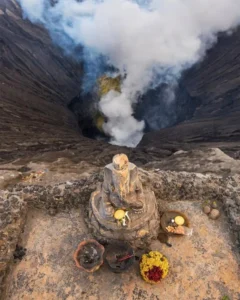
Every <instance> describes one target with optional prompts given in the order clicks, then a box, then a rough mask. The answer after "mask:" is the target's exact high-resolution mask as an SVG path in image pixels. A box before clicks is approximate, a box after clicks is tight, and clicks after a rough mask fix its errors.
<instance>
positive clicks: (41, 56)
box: [0, 0, 82, 159]
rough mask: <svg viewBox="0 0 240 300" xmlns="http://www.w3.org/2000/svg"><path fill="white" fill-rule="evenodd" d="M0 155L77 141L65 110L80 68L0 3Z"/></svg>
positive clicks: (11, 4) (9, 6) (15, 8)
mask: <svg viewBox="0 0 240 300" xmlns="http://www.w3.org/2000/svg"><path fill="white" fill-rule="evenodd" d="M0 32H1V34H0V57H1V59H0V69H1V72H0V99H1V102H0V107H1V109H0V153H1V155H0V157H1V159H4V157H10V156H11V153H12V154H13V155H14V154H16V152H17V151H19V152H20V151H23V152H24V149H31V148H34V147H35V148H38V147H39V148H40V149H41V148H43V149H44V148H45V147H46V148H47V147H49V146H51V147H53V148H54V147H57V146H58V145H60V144H61V143H67V142H68V141H71V140H79V139H80V135H79V134H78V129H77V124H76V121H75V118H74V117H73V115H72V114H71V113H70V111H69V110H68V109H66V106H67V104H68V101H69V100H70V99H71V98H72V97H73V96H74V95H76V94H77V93H78V90H79V86H80V80H81V74H82V66H81V65H80V64H76V62H74V63H73V62H72V61H71V60H70V59H69V58H66V57H64V55H63V53H62V52H61V50H60V49H58V48H56V47H55V46H54V45H53V43H52V41H51V38H50V37H49V35H48V33H47V32H46V31H45V30H43V29H42V28H40V27H38V26H35V25H32V24H31V23H30V22H28V21H27V20H23V19H22V17H21V11H20V8H19V7H18V4H17V3H16V1H14V0H13V1H10V0H9V1H8V0H7V1H0Z"/></svg>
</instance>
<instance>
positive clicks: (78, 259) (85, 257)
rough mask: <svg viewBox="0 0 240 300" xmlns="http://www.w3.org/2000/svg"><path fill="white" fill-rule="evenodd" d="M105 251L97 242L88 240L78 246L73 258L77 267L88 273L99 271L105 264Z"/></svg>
mask: <svg viewBox="0 0 240 300" xmlns="http://www.w3.org/2000/svg"><path fill="white" fill-rule="evenodd" d="M104 251H105V249H104V247H103V246H102V245H101V244H99V243H98V242H97V241H95V240H86V241H83V242H81V243H80V244H79V245H78V248H77V250H76V251H75V252H74V255H73V258H74V260H75V263H76V266H77V267H78V268H79V269H82V270H84V271H86V272H89V273H92V272H95V271H97V270H98V269H99V268H100V267H101V265H102V264H103V253H104Z"/></svg>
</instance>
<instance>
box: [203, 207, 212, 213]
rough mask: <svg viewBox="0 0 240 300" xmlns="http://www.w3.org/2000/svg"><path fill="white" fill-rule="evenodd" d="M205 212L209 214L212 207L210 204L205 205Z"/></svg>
mask: <svg viewBox="0 0 240 300" xmlns="http://www.w3.org/2000/svg"><path fill="white" fill-rule="evenodd" d="M203 212H204V213H205V214H206V215H208V214H209V213H210V212H211V207H210V206H208V205H205V206H204V207H203Z"/></svg>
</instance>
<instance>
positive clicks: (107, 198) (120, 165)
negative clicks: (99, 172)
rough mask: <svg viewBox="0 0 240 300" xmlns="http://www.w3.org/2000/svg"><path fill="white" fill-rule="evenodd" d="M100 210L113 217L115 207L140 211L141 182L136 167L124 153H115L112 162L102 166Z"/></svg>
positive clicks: (142, 201) (141, 203)
mask: <svg viewBox="0 0 240 300" xmlns="http://www.w3.org/2000/svg"><path fill="white" fill-rule="evenodd" d="M101 203H102V205H101V208H100V211H101V212H102V213H103V214H105V216H106V217H109V218H110V217H113V215H114V211H115V210H116V209H123V210H133V211H134V212H136V213H137V212H141V211H142V210H143V206H144V194H143V189H142V184H141V182H140V180H139V178H138V170H137V167H136V166H135V165H134V164H132V163H130V162H129V161H128V157H127V156H126V155H125V154H117V155H115V156H114V157H113V162H112V163H111V164H109V165H107V166H106V167H105V168H104V182H103V186H102V202H101Z"/></svg>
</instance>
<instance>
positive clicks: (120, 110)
mask: <svg viewBox="0 0 240 300" xmlns="http://www.w3.org/2000/svg"><path fill="white" fill-rule="evenodd" d="M18 1H19V2H20V4H21V6H22V8H23V10H24V12H25V14H26V16H27V17H28V18H29V19H30V20H31V21H33V22H41V23H43V24H45V26H46V27H48V28H49V29H50V30H53V31H54V30H58V32H59V31H61V32H62V33H64V35H67V36H69V37H70V38H71V39H72V40H73V41H74V43H75V44H82V45H84V46H85V47H87V48H89V49H92V50H94V51H95V52H97V53H99V54H102V55H104V56H106V57H107V58H108V63H109V65H113V66H115V68H117V69H118V70H119V73H120V74H121V75H123V76H124V75H127V76H125V77H124V78H125V79H124V80H123V83H122V87H121V88H122V93H121V94H119V93H116V92H113V91H112V92H110V93H109V94H107V95H106V96H104V97H103V98H102V99H101V101H100V109H101V111H102V112H103V113H104V114H105V115H106V116H107V117H108V120H109V121H108V122H107V124H105V125H104V130H105V131H106V132H108V133H110V134H111V136H112V137H113V140H112V142H113V143H115V144H121V145H128V146H135V145H136V144H137V143H138V142H139V141H140V139H141V137H142V131H143V128H144V123H143V122H139V121H137V120H135V119H134V117H133V116H132V114H133V109H132V105H133V103H135V102H136V101H137V97H138V96H139V95H140V94H141V93H143V92H145V91H146V89H147V88H148V87H149V86H150V85H152V84H156V80H159V78H160V80H161V75H164V78H165V80H166V77H167V76H170V78H171V77H175V78H177V77H178V76H179V75H180V73H181V71H182V70H183V69H186V68H188V67H190V66H191V65H193V64H194V63H195V62H197V61H198V60H199V59H201V58H202V57H203V56H204V54H205V51H206V49H207V48H209V47H210V46H211V45H212V44H213V43H214V42H215V40H216V34H217V33H218V32H222V31H229V30H231V29H233V28H234V27H236V26H237V25H238V24H239V23H240V0H145V1H144V0H135V1H134V0H132V1H131V0H95V1H93V0H86V1H83V2H77V1H75V0H58V1H55V2H56V3H55V5H54V6H51V5H50V4H49V2H48V0H18ZM166 74H168V75H166ZM159 82H160V81H159Z"/></svg>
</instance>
